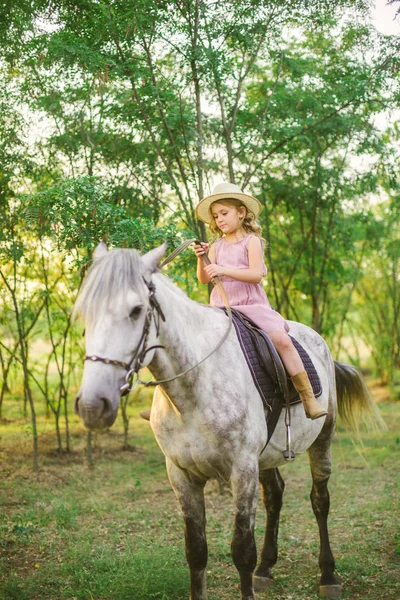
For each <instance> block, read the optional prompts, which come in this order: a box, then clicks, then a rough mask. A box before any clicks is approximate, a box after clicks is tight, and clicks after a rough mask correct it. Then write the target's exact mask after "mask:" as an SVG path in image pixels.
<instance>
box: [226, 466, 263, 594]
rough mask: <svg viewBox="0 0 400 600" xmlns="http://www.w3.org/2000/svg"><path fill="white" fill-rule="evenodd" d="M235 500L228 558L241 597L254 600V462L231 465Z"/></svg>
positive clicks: (255, 479) (256, 475)
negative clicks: (238, 580) (233, 522)
mask: <svg viewBox="0 0 400 600" xmlns="http://www.w3.org/2000/svg"><path fill="white" fill-rule="evenodd" d="M231 482H232V494H233V499H234V503H235V510H236V514H235V527H234V533H233V538H232V544H231V550H232V558H233V562H234V564H235V567H236V568H237V570H238V572H239V575H240V587H241V592H242V600H254V590H253V572H254V569H255V567H256V564H257V551H256V543H255V540H254V522H255V517H256V507H257V492H258V465H257V464H254V465H253V468H252V466H251V464H250V463H249V462H247V461H246V464H245V465H243V466H239V465H235V468H234V470H233V472H232V476H231Z"/></svg>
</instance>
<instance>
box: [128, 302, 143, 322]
mask: <svg viewBox="0 0 400 600" xmlns="http://www.w3.org/2000/svg"><path fill="white" fill-rule="evenodd" d="M142 310H143V306H142V305H141V304H139V306H135V308H132V310H131V312H130V313H129V316H130V318H131V319H137V318H138V317H139V316H140V313H141V312H142Z"/></svg>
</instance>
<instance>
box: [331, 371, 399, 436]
mask: <svg viewBox="0 0 400 600" xmlns="http://www.w3.org/2000/svg"><path fill="white" fill-rule="evenodd" d="M335 376H336V392H337V403H338V411H339V416H340V418H341V421H342V423H343V425H344V426H345V427H346V428H348V429H350V430H351V431H354V432H355V433H359V431H360V427H364V428H365V429H367V430H368V431H386V430H387V426H386V423H385V421H384V420H383V418H382V416H381V414H380V412H379V409H378V407H377V405H376V404H375V402H374V400H373V398H372V396H371V394H370V391H369V389H368V387H367V385H366V383H365V381H364V379H363V377H362V375H361V374H360V373H359V371H358V370H357V369H356V367H353V366H352V365H345V364H343V363H339V362H336V361H335Z"/></svg>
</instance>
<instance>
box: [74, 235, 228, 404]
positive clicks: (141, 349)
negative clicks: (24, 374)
mask: <svg viewBox="0 0 400 600" xmlns="http://www.w3.org/2000/svg"><path fill="white" fill-rule="evenodd" d="M193 243H196V244H200V242H199V241H198V240H197V239H195V238H193V239H190V240H186V241H185V242H183V244H181V245H180V246H179V247H178V248H176V249H175V250H174V251H173V252H172V253H171V254H170V255H169V256H167V258H166V259H165V260H164V261H163V262H162V263H161V265H160V268H162V267H164V266H165V265H167V264H168V263H169V262H171V261H172V260H173V259H174V258H175V257H176V256H178V254H180V253H181V252H182V251H183V250H185V249H186V248H188V246H190V245H191V244H193ZM202 258H203V261H204V263H205V264H206V265H209V264H211V261H210V259H209V258H208V256H207V255H206V254H204V255H203V257H202ZM143 281H144V283H145V284H146V286H147V288H148V290H149V304H150V307H149V309H148V310H147V314H146V321H145V325H144V328H143V332H142V335H141V338H140V341H139V344H138V347H137V349H136V352H135V358H134V359H133V360H132V362H131V363H130V364H128V363H126V362H123V361H119V360H113V359H110V358H102V357H100V356H96V355H92V356H85V359H84V360H85V361H86V360H90V361H93V362H102V363H104V364H106V365H114V366H119V367H122V368H124V369H125V370H126V371H127V374H126V376H125V383H124V384H123V385H122V386H121V387H120V392H121V396H125V395H126V394H129V392H132V391H133V390H134V389H135V388H136V386H138V385H139V384H142V385H144V386H146V387H149V386H156V385H160V384H162V383H168V382H170V381H174V380H175V379H178V378H179V377H183V376H184V375H186V374H187V373H189V372H190V371H193V369H196V368H197V367H198V366H199V365H201V363H203V362H204V361H205V360H207V359H208V358H210V356H212V355H213V354H214V353H215V352H216V351H217V350H218V349H219V348H220V347H221V346H222V344H223V343H224V342H225V340H226V338H227V337H228V335H229V333H230V330H231V328H232V311H231V307H230V305H229V301H228V298H227V295H226V292H225V289H224V286H223V285H222V282H221V279H220V278H219V277H218V276H215V277H213V279H212V280H211V281H212V282H213V284H214V285H217V286H218V288H219V290H220V292H221V296H222V298H223V300H224V304H225V307H226V310H227V313H228V317H229V325H228V329H227V331H226V332H225V333H224V335H223V337H222V338H221V340H220V341H219V342H218V344H217V346H216V347H215V348H214V349H213V350H212V351H211V352H209V354H207V356H205V357H204V358H202V359H201V360H200V361H199V362H198V363H196V364H195V365H193V366H192V367H189V368H188V369H186V370H185V371H182V373H178V375H174V376H172V377H169V378H168V379H161V380H158V381H156V380H150V381H142V380H140V379H139V378H138V373H139V370H140V368H141V366H142V363H143V361H144V358H145V356H146V354H147V353H148V352H150V351H151V350H154V349H156V348H165V346H162V345H155V346H150V347H149V348H146V342H147V338H148V336H149V332H150V326H151V321H152V319H154V321H155V325H156V332H157V337H158V334H159V329H160V319H162V321H165V316H164V313H163V311H162V309H161V306H160V304H159V302H158V300H157V298H156V295H155V293H156V287H155V285H154V283H153V282H152V281H146V280H145V279H144V277H143ZM155 315H157V318H156V316H155ZM135 375H136V382H135V384H134V386H133V387H131V386H132V381H133V377H134V376H135Z"/></svg>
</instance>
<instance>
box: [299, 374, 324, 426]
mask: <svg viewBox="0 0 400 600" xmlns="http://www.w3.org/2000/svg"><path fill="white" fill-rule="evenodd" d="M292 382H293V385H294V387H295V389H296V390H297V391H298V392H299V394H300V398H301V401H302V403H303V406H304V410H305V412H306V415H307V418H308V419H312V420H314V419H319V418H320V417H325V416H326V415H327V414H328V413H327V411H326V410H324V409H323V408H322V407H321V406H320V405H319V403H318V402H317V400H316V399H315V397H314V392H313V389H312V387H311V383H310V380H309V379H308V375H307V371H301V373H297V375H294V376H293V377H292Z"/></svg>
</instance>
